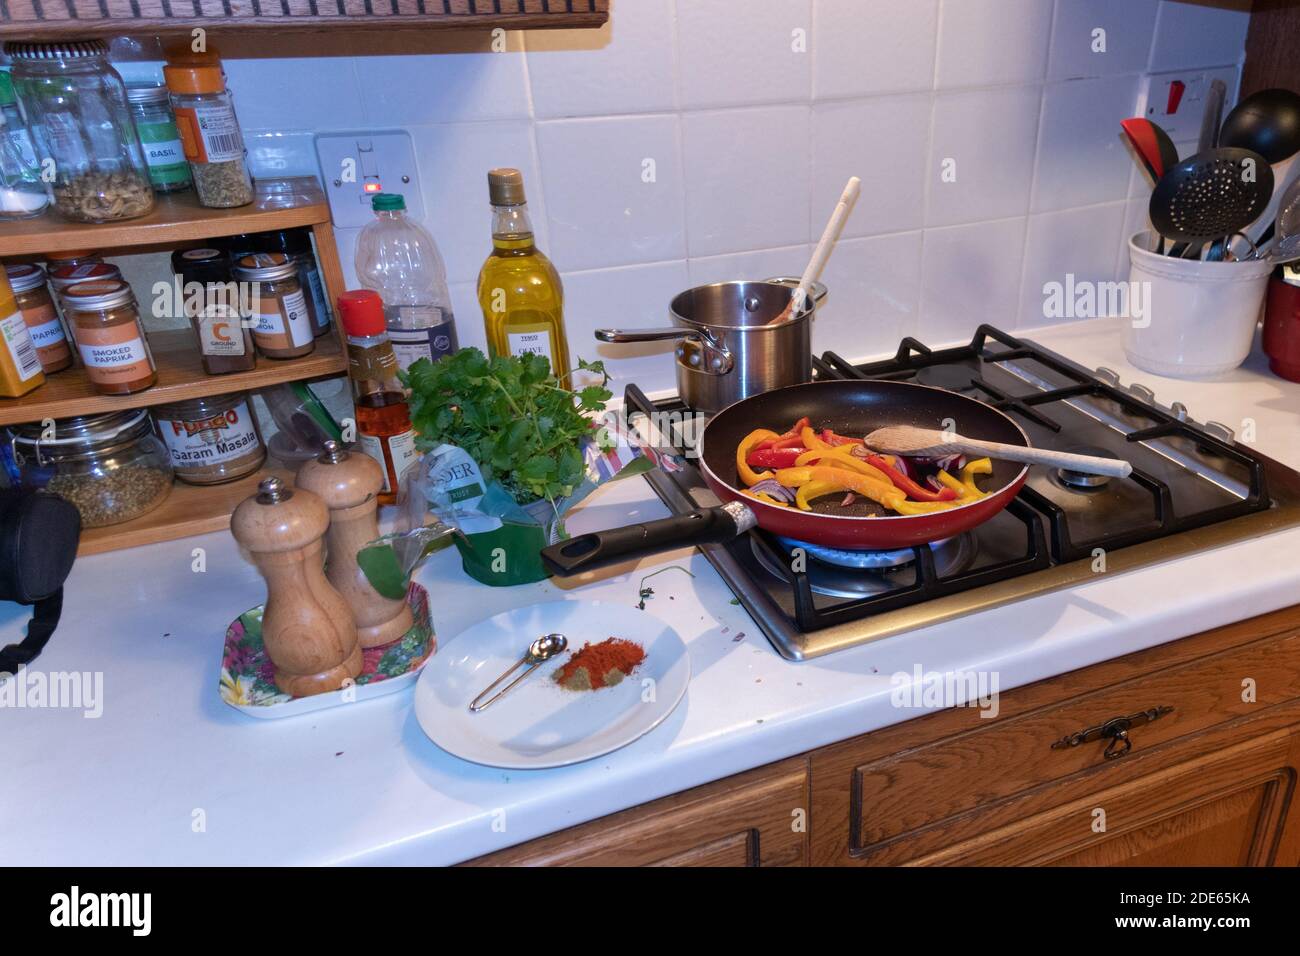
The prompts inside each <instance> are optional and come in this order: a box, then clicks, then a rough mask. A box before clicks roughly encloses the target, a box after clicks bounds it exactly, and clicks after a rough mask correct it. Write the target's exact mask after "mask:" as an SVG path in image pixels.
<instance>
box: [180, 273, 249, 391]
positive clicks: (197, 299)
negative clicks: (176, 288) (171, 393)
mask: <svg viewBox="0 0 1300 956" xmlns="http://www.w3.org/2000/svg"><path fill="white" fill-rule="evenodd" d="M172 271H173V272H175V273H176V274H177V275H178V276H180V278H181V283H182V289H181V293H182V296H183V301H184V303H185V315H186V317H187V318H188V319H189V320H190V326H191V327H192V328H193V329H194V334H195V336H196V337H197V338H198V342H199V353H200V354H201V355H202V356H203V370H204V371H205V372H207V373H208V374H209V375H225V374H228V373H230V372H248V371H251V370H252V369H254V368H256V367H257V353H256V352H254V351H253V334H252V332H251V331H249V329H248V327H247V326H246V325H245V324H244V322H243V320H242V319H241V318H240V314H239V291H238V289H237V288H236V286H235V283H234V282H232V281H231V280H230V257H229V256H227V255H226V254H225V253H224V252H222V251H221V250H220V249H178V250H176V251H175V252H173V253H172Z"/></svg>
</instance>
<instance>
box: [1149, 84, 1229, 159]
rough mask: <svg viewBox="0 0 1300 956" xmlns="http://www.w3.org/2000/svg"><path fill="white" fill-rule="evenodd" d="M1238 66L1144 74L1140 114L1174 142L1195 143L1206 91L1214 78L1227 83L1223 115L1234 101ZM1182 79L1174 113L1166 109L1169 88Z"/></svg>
mask: <svg viewBox="0 0 1300 956" xmlns="http://www.w3.org/2000/svg"><path fill="white" fill-rule="evenodd" d="M1239 72H1240V71H1239V70H1238V68H1237V67H1234V66H1225V67H1220V68H1218V69H1213V70H1174V71H1172V72H1169V73H1153V74H1151V75H1149V76H1147V77H1146V82H1145V84H1144V88H1143V90H1142V96H1141V97H1140V98H1139V112H1138V115H1139V116H1145V117H1146V118H1147V119H1149V120H1151V122H1153V123H1155V124H1156V125H1157V126H1159V127H1160V128H1161V129H1163V130H1164V131H1165V132H1166V133H1168V134H1169V138H1170V139H1172V140H1173V141H1174V142H1175V143H1178V144H1180V145H1181V144H1184V143H1192V144H1194V143H1195V142H1196V140H1197V137H1199V136H1200V134H1201V117H1202V114H1203V113H1204V110H1205V94H1206V92H1207V91H1208V90H1209V88H1210V83H1211V82H1212V81H1214V80H1222V81H1223V82H1224V84H1225V85H1226V86H1227V87H1228V94H1227V97H1226V98H1225V100H1224V107H1223V115H1224V116H1227V115H1228V111H1229V110H1230V109H1232V106H1233V104H1234V103H1236V102H1237V80H1238V76H1239ZM1176 80H1177V81H1181V82H1182V83H1183V86H1184V90H1183V98H1182V101H1181V102H1180V103H1179V104H1178V109H1177V111H1176V112H1174V113H1169V112H1167V107H1168V104H1169V91H1170V88H1171V87H1172V86H1173V84H1174V81H1176Z"/></svg>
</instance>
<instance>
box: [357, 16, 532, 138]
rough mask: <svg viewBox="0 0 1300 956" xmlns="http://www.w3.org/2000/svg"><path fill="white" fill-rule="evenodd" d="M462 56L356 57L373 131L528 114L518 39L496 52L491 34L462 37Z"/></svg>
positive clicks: (508, 36)
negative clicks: (382, 127) (392, 127)
mask: <svg viewBox="0 0 1300 956" xmlns="http://www.w3.org/2000/svg"><path fill="white" fill-rule="evenodd" d="M457 42H459V43H461V44H462V45H463V47H462V48H463V52H457V53H429V54H420V55H415V56H366V57H358V58H357V74H358V76H359V78H360V81H361V88H362V90H363V92H364V93H365V108H366V121H367V122H368V123H369V124H371V126H405V125H409V124H411V123H456V122H466V121H471V120H494V119H515V118H520V117H526V116H528V115H529V104H528V80H527V77H526V75H525V71H524V54H523V43H522V41H521V40H520V34H518V33H507V34H506V50H505V51H504V52H501V53H493V52H492V51H491V49H490V47H489V44H490V43H491V37H490V36H489V35H488V34H478V33H474V34H467V35H466V36H464V37H462V38H458V39H457Z"/></svg>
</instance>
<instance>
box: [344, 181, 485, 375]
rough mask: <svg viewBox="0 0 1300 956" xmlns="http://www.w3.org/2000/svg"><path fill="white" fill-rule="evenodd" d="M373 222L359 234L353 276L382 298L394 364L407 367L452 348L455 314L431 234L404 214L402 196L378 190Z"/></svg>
mask: <svg viewBox="0 0 1300 956" xmlns="http://www.w3.org/2000/svg"><path fill="white" fill-rule="evenodd" d="M370 205H371V208H372V209H373V210H374V211H375V221H374V222H372V223H369V224H368V225H367V226H366V227H365V228H364V229H362V230H361V235H360V236H358V237H357V257H356V270H357V281H358V282H360V283H361V285H362V286H363V287H364V288H367V289H373V290H374V291H375V292H378V293H379V295H380V297H381V298H382V299H383V300H384V319H385V321H386V322H387V325H388V338H389V340H390V341H391V342H392V344H393V351H394V352H395V353H396V354H397V364H398V365H399V366H400V367H401V368H402V369H408V368H410V367H411V366H412V365H413V364H414V363H415V362H417V361H418V360H420V359H422V358H427V359H430V360H431V361H436V360H438V359H440V358H442V357H443V356H444V355H450V354H451V353H452V352H455V351H456V350H457V349H458V348H459V346H458V345H457V343H456V318H455V316H454V315H453V314H452V308H451V294H450V293H449V292H448V291H447V270H446V268H445V267H444V266H443V264H442V254H441V253H439V252H438V244H437V243H436V242H434V241H433V236H431V235H429V233H428V231H427V230H426V229H425V228H424V227H423V226H421V225H420V224H419V223H418V222H416V221H415V220H414V219H411V218H409V217H408V216H407V215H406V200H405V199H403V198H402V196H400V195H399V194H397V193H378V194H377V195H376V196H375V197H374V199H372V200H371V204H370Z"/></svg>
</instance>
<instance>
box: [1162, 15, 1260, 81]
mask: <svg viewBox="0 0 1300 956" xmlns="http://www.w3.org/2000/svg"><path fill="white" fill-rule="evenodd" d="M1249 26H1250V14H1249V12H1247V11H1245V10H1228V9H1224V8H1222V7H1207V6H1202V5H1201V4H1199V3H1184V2H1171V0H1161V2H1160V16H1159V17H1158V18H1157V19H1156V36H1155V43H1154V45H1153V46H1152V48H1151V72H1152V73H1160V72H1162V71H1165V70H1177V69H1180V68H1182V67H1189V66H1222V65H1225V64H1229V63H1240V62H1241V61H1242V59H1243V58H1244V57H1245V48H1246V29H1247V28H1248V27H1249Z"/></svg>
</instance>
